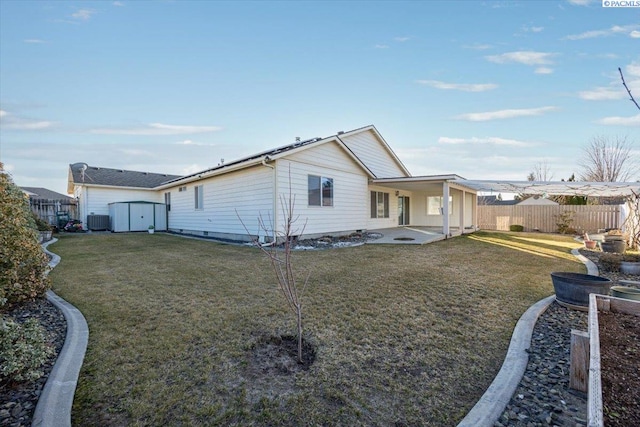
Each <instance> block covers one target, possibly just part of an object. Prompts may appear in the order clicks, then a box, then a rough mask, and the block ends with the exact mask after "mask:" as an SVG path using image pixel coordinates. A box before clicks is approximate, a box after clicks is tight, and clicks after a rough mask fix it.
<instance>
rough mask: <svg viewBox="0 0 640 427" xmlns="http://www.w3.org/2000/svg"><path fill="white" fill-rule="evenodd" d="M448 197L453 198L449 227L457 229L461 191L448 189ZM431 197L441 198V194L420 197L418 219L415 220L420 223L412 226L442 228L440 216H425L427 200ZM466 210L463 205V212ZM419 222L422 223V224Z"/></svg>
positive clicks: (425, 194) (427, 194) (426, 194)
mask: <svg viewBox="0 0 640 427" xmlns="http://www.w3.org/2000/svg"><path fill="white" fill-rule="evenodd" d="M449 195H450V196H451V197H452V198H453V207H452V208H451V210H450V212H449V226H451V227H458V225H459V224H460V203H462V191H460V190H456V189H455V188H449ZM433 196H442V193H433V194H430V193H423V194H422V195H421V196H420V199H421V208H420V211H419V212H418V214H419V217H418V218H417V220H418V221H420V222H415V223H413V224H414V225H425V226H428V227H442V215H427V212H428V208H429V206H428V202H427V199H428V198H429V197H433ZM466 203H468V200H467V201H466ZM467 210H468V207H467V206H466V205H465V211H467ZM421 221H424V223H423V222H421Z"/></svg>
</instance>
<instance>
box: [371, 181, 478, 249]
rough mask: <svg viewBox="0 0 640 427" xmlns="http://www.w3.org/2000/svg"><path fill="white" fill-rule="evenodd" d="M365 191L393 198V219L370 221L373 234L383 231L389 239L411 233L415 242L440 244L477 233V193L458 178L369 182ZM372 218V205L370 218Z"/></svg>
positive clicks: (373, 207)
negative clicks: (437, 242)
mask: <svg viewBox="0 0 640 427" xmlns="http://www.w3.org/2000/svg"><path fill="white" fill-rule="evenodd" d="M369 189H370V190H371V191H372V194H373V193H374V192H376V191H384V192H387V191H390V194H392V195H394V196H395V198H391V203H389V205H390V210H391V212H397V216H393V215H391V218H389V220H387V221H385V222H376V221H375V220H372V221H371V224H370V227H369V230H375V231H378V230H379V229H386V230H387V232H388V233H390V234H392V235H393V237H392V239H396V238H398V237H402V236H397V235H396V234H398V233H400V230H402V231H403V232H404V233H414V234H415V235H414V236H413V238H414V239H415V241H416V242H419V241H423V240H425V239H428V240H430V241H435V240H442V239H446V238H448V237H452V236H457V235H461V234H463V233H471V232H473V231H476V230H477V190H475V189H474V188H472V187H470V186H468V185H466V184H465V180H464V178H462V177H460V176H458V175H433V176H416V177H402V178H380V179H373V180H371V181H370V182H369ZM374 214H375V206H373V201H372V214H371V217H372V218H374ZM397 227H399V228H397ZM390 230H395V231H390ZM436 236H437V237H436ZM398 242H399V241H398V240H395V241H394V242H389V243H398Z"/></svg>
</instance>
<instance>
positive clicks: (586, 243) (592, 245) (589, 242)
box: [584, 240, 598, 249]
mask: <svg viewBox="0 0 640 427" xmlns="http://www.w3.org/2000/svg"><path fill="white" fill-rule="evenodd" d="M597 244H598V242H596V241H595V240H585V241H584V247H585V248H587V249H595V248H596V245H597Z"/></svg>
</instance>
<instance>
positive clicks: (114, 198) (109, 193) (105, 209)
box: [74, 185, 163, 227]
mask: <svg viewBox="0 0 640 427" xmlns="http://www.w3.org/2000/svg"><path fill="white" fill-rule="evenodd" d="M74 196H75V197H77V198H78V216H79V218H78V219H79V220H80V221H82V223H83V226H85V227H86V224H87V215H109V203H116V202H132V201H143V202H162V201H163V200H161V198H162V194H161V193H158V192H157V191H155V190H142V189H140V190H136V189H128V188H111V187H92V186H86V185H82V186H80V185H76V186H75V187H74Z"/></svg>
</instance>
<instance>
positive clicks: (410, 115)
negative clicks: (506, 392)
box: [0, 0, 640, 193]
mask: <svg viewBox="0 0 640 427" xmlns="http://www.w3.org/2000/svg"><path fill="white" fill-rule="evenodd" d="M618 67H620V68H622V70H623V73H624V75H625V79H626V81H627V84H628V85H629V87H630V88H631V90H632V92H633V93H634V96H635V97H636V98H637V99H640V7H636V8H605V7H602V1H600V0H597V1H588V0H573V1H551V0H546V1H448V2H444V1H443V2H440V1H411V2H399V1H395V2H382V1H381V2H367V1H356V2H338V1H333V2H330V1H318V2H270V1H261V2H214V1H193V2H190V1H124V0H121V1H100V2H92V1H22V0H20V1H12V0H0V111H1V112H0V161H2V162H3V163H4V164H5V168H6V169H7V170H8V171H10V173H11V174H12V176H13V179H14V181H15V182H16V183H17V184H18V185H21V186H34V187H47V188H49V189H52V190H54V191H58V192H61V193H65V192H66V179H67V170H68V165H69V164H70V163H75V162H85V163H88V164H90V165H92V166H103V167H111V168H123V169H130V170H141V171H149V172H165V173H172V174H185V173H190V172H196V171H198V170H201V169H205V168H207V167H211V166H215V165H217V164H218V163H219V162H220V159H222V158H223V159H225V161H227V162H228V161H231V160H233V159H237V158H240V157H243V156H246V155H249V154H253V153H256V152H259V151H262V150H265V149H269V148H272V147H276V146H280V145H285V144H288V143H292V142H293V141H294V140H295V138H296V137H301V138H302V139H307V138H312V137H319V136H320V137H324V136H329V135H333V134H335V133H336V132H338V131H341V130H344V131H347V130H351V129H355V128H359V127H362V126H366V125H369V124H374V125H375V126H376V127H377V129H378V130H379V131H380V133H381V134H382V135H383V136H384V137H385V139H386V141H387V142H388V143H389V144H390V145H391V147H392V148H393V149H394V151H395V152H396V153H397V154H398V156H399V157H400V159H401V160H402V161H403V162H404V163H405V165H406V166H407V167H408V169H409V170H410V171H411V172H412V174H413V175H433V174H444V173H456V174H458V175H461V176H463V177H465V178H469V179H512V180H525V179H526V177H527V175H528V173H529V172H530V171H532V170H533V169H534V167H535V166H536V165H537V164H540V163H541V162H543V163H546V165H547V167H548V169H549V171H550V172H551V173H552V174H553V178H554V179H555V180H560V179H562V178H565V179H566V178H568V177H569V176H570V175H571V174H572V173H574V172H575V173H579V171H580V168H579V166H578V164H579V160H580V157H581V155H582V150H583V149H584V147H585V146H586V145H587V144H588V142H589V140H590V139H591V138H593V137H595V136H606V137H611V138H614V137H617V136H622V137H624V136H626V137H628V138H630V139H631V140H632V141H635V143H636V144H638V143H640V111H638V109H636V107H635V106H634V105H633V104H632V103H631V102H630V101H629V97H628V95H627V93H626V91H625V89H624V87H623V86H622V84H621V81H620V76H619V74H618ZM638 178H640V177H638Z"/></svg>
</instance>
